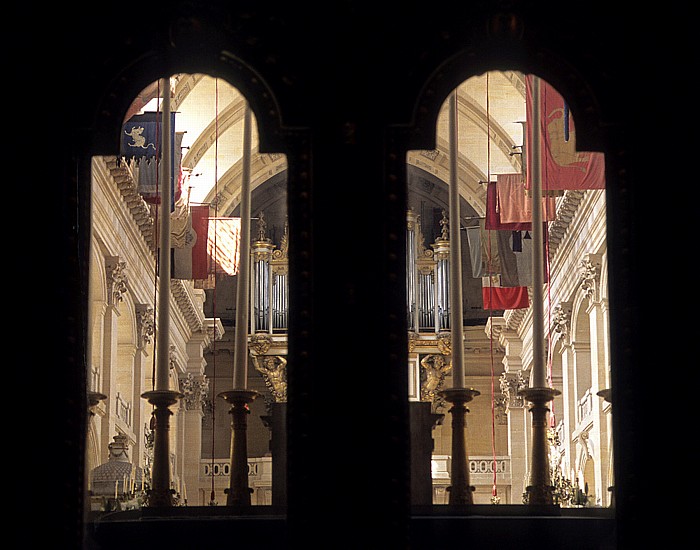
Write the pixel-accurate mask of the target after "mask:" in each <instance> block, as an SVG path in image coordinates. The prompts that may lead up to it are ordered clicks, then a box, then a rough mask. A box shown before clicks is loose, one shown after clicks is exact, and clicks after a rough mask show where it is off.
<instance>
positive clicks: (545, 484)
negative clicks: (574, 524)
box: [519, 76, 561, 505]
mask: <svg viewBox="0 0 700 550" xmlns="http://www.w3.org/2000/svg"><path fill="white" fill-rule="evenodd" d="M540 95H541V87H540V79H539V77H537V76H534V77H533V80H532V94H531V96H532V119H533V120H532V121H531V122H530V126H531V128H532V132H531V137H532V139H531V143H527V144H526V147H527V151H526V153H527V154H529V155H530V159H531V162H530V172H531V173H530V174H529V176H530V181H531V184H530V189H531V193H532V241H533V242H532V264H533V265H532V287H533V288H532V378H531V381H530V387H528V388H523V389H522V390H520V392H519V393H520V395H522V396H523V397H524V398H525V399H526V400H528V401H529V402H530V403H531V406H530V412H531V413H532V455H531V465H530V485H528V486H527V488H526V495H527V502H528V504H534V505H552V504H554V486H553V485H552V479H551V474H550V471H549V443H548V441H547V413H549V403H550V402H551V401H552V399H554V397H555V396H557V395H559V394H560V393H561V392H560V391H559V390H555V389H554V388H550V387H549V384H548V383H547V378H546V374H545V363H546V361H545V356H544V303H543V296H544V292H543V288H542V286H543V285H544V250H543V249H544V245H543V236H544V232H543V229H542V224H543V222H542V155H541V153H542V136H541V126H540V123H541V117H542V113H541V102H540V99H541V98H540Z"/></svg>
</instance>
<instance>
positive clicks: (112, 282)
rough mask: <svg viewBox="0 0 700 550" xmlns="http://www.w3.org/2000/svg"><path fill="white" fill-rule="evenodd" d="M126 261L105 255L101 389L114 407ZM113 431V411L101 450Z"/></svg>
mask: <svg viewBox="0 0 700 550" xmlns="http://www.w3.org/2000/svg"><path fill="white" fill-rule="evenodd" d="M125 270H126V262H121V261H120V260H119V257H117V256H110V257H107V258H105V278H106V281H107V283H106V287H107V304H106V308H105V313H104V317H103V346H102V369H103V370H102V388H101V392H102V393H103V394H104V395H106V396H107V404H108V405H107V406H109V407H113V406H114V403H115V402H116V400H115V397H116V387H117V382H116V381H117V348H118V346H117V318H118V317H119V308H118V306H119V303H120V302H122V301H123V300H124V293H126V291H127V278H126V274H125ZM113 433H115V430H114V411H112V414H106V415H105V416H104V417H103V418H102V428H101V431H100V449H102V450H106V449H108V448H109V445H110V443H111V439H112V438H111V434H113Z"/></svg>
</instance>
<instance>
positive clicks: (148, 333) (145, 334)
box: [136, 304, 155, 348]
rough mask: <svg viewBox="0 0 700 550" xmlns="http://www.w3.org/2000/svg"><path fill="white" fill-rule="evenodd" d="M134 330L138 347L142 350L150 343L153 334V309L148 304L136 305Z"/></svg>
mask: <svg viewBox="0 0 700 550" xmlns="http://www.w3.org/2000/svg"><path fill="white" fill-rule="evenodd" d="M136 329H137V331H138V339H139V340H138V347H139V348H144V347H145V346H146V345H148V344H150V343H151V337H152V336H153V334H154V332H155V322H154V320H153V308H152V307H151V306H149V305H148V304H136Z"/></svg>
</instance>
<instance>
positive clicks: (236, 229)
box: [202, 218, 241, 278]
mask: <svg viewBox="0 0 700 550" xmlns="http://www.w3.org/2000/svg"><path fill="white" fill-rule="evenodd" d="M240 242H241V218H211V219H209V238H208V241H207V252H208V255H209V273H214V274H221V273H225V274H227V275H236V274H238V263H239V259H240V258H239V256H240ZM202 278H203V277H202Z"/></svg>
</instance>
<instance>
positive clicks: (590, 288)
mask: <svg viewBox="0 0 700 550" xmlns="http://www.w3.org/2000/svg"><path fill="white" fill-rule="evenodd" d="M602 265H603V261H602V257H601V255H600V254H586V255H585V256H584V258H583V260H581V272H580V275H579V281H580V284H581V290H582V291H583V294H584V296H585V297H586V298H588V300H589V301H591V302H594V301H597V300H598V298H599V294H600V275H601V269H602Z"/></svg>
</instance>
